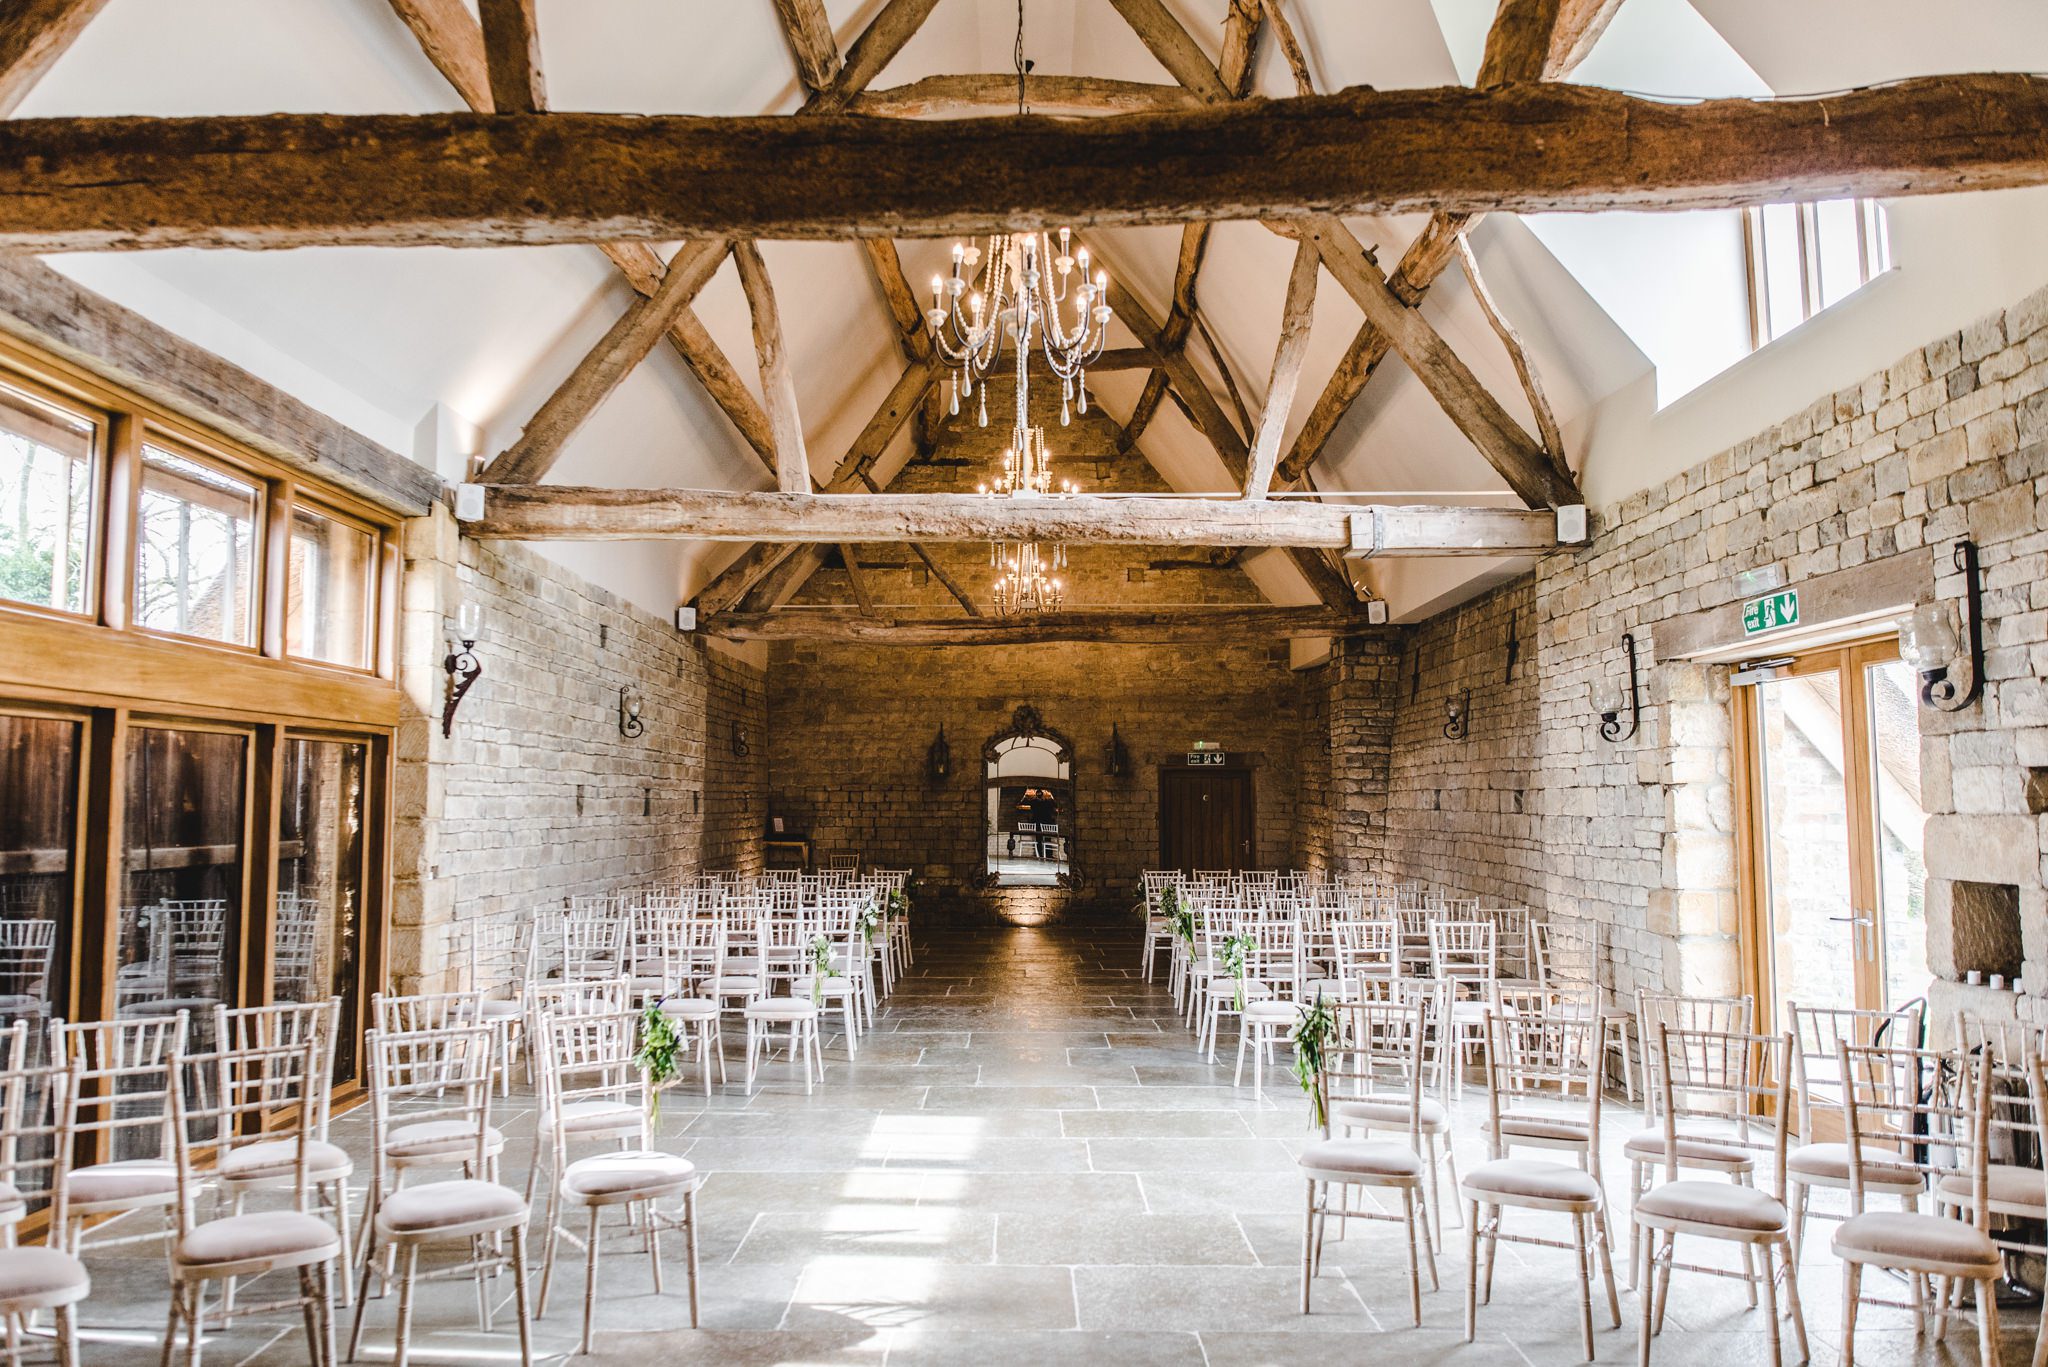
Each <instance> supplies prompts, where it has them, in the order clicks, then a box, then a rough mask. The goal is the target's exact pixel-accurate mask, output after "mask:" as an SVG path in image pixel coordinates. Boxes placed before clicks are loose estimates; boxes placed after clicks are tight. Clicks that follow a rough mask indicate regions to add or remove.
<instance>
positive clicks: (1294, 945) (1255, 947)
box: [1231, 911, 1304, 1093]
mask: <svg viewBox="0 0 2048 1367" xmlns="http://www.w3.org/2000/svg"><path fill="white" fill-rule="evenodd" d="M1245 933H1246V934H1248V935H1249V936H1250V937H1251V944H1250V946H1249V947H1248V948H1247V949H1246V950H1245V988H1246V992H1245V997H1246V1000H1245V1003H1244V1008H1243V1010H1242V1011H1240V1012H1239V1013H1238V1020H1237V1026H1238V1029H1237V1073H1236V1075H1235V1077H1233V1078H1232V1080H1231V1085H1232V1086H1233V1087H1235V1086H1240V1085H1242V1084H1243V1082H1244V1056H1245V1052H1246V1050H1250V1051H1251V1056H1252V1090H1253V1091H1254V1092H1255V1093H1263V1092H1264V1090H1265V1085H1266V1066H1267V1065H1268V1064H1271V1063H1274V1062H1275V1061H1276V1060H1275V1058H1274V1051H1275V1050H1277V1049H1278V1048H1279V1046H1280V1045H1281V1044H1283V1043H1284V1042H1286V1039H1287V1035H1288V1032H1289V1031H1291V1030H1292V1029H1293V1028H1294V1025H1295V1022H1296V1021H1297V1020H1299V1019H1300V1018H1301V1009H1300V1007H1299V1006H1298V1005H1296V1003H1298V1002H1299V1001H1300V1000H1301V999H1302V998H1301V987H1302V981H1303V976H1304V974H1303V968H1302V955H1303V946H1302V924H1301V920H1300V918H1299V915H1298V913H1296V914H1290V913H1289V912H1286V911H1273V912H1268V913H1266V914H1264V915H1260V916H1255V917H1251V918H1248V919H1247V920H1246V922H1245ZM1254 988H1255V989H1256V991H1254V990H1253V989H1254Z"/></svg>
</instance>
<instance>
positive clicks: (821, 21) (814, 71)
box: [775, 0, 839, 91]
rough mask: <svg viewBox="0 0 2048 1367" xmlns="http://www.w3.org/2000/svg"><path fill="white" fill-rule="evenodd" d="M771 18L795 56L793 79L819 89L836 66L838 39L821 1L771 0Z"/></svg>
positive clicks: (791, 54)
mask: <svg viewBox="0 0 2048 1367" xmlns="http://www.w3.org/2000/svg"><path fill="white" fill-rule="evenodd" d="M775 17H776V19H778V20H779V21H780V22H781V24H782V36H783V37H784V38H785V39H787V40H788V42H789V55H790V56H791V57H793V58H795V59H796V74H797V79H798V80H801V81H802V82H803V83H804V88H805V89H806V90H811V91H816V90H820V89H823V88H824V86H825V83H826V82H827V81H830V80H831V79H832V73H833V72H835V71H837V70H838V69H839V40H838V39H837V38H835V37H833V36H832V21H831V20H830V19H829V18H827V17H826V15H825V6H824V5H823V4H822V3H821V0H775Z"/></svg>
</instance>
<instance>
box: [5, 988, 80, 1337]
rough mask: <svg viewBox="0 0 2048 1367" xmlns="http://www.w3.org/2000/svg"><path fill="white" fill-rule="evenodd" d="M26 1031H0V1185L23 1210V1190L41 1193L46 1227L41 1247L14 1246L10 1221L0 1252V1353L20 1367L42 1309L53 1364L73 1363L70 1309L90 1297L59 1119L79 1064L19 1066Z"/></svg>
mask: <svg viewBox="0 0 2048 1367" xmlns="http://www.w3.org/2000/svg"><path fill="white" fill-rule="evenodd" d="M26 1030H27V1022H18V1023H16V1024H15V1025H13V1026H10V1027H8V1029H7V1030H6V1032H5V1034H4V1036H0V1038H4V1039H5V1041H6V1042H5V1044H4V1045H0V1055H4V1060H5V1065H6V1066H5V1067H4V1069H0V1190H4V1191H6V1192H9V1193H13V1194H14V1195H15V1196H16V1197H17V1198H19V1200H20V1204H21V1206H22V1207H23V1209H25V1208H26V1205H27V1198H28V1196H30V1195H31V1194H35V1195H42V1196H47V1197H48V1201H49V1205H48V1215H49V1226H48V1233H47V1234H46V1236H45V1237H44V1239H43V1242H42V1243H41V1244H39V1245H29V1246H27V1247H18V1246H16V1244H15V1241H14V1228H13V1223H14V1222H13V1221H9V1223H8V1226H7V1239H6V1247H5V1252H4V1256H0V1324H4V1326H5V1335H6V1339H5V1352H4V1354H0V1356H4V1357H5V1358H6V1360H7V1364H8V1367H21V1361H22V1356H21V1355H22V1348H23V1343H22V1338H23V1334H22V1330H23V1328H24V1326H25V1324H26V1322H27V1320H28V1318H29V1317H30V1316H31V1315H34V1314H36V1313H38V1312H39V1311H43V1310H49V1311H51V1312H53V1314H54V1317H55V1319H56V1333H55V1336H54V1337H55V1347H56V1350H57V1362H58V1364H59V1367H78V1324H77V1311H76V1309H75V1307H76V1306H77V1305H78V1303H79V1302H80V1301H82V1300H84V1299H85V1298H86V1297H87V1296H89V1295H91V1294H92V1277H91V1275H90V1274H89V1273H87V1271H86V1268H85V1264H84V1263H83V1262H81V1261H79V1259H78V1256H77V1254H76V1253H75V1252H73V1251H72V1250H74V1249H75V1248H76V1247H77V1245H76V1244H75V1243H73V1242H72V1241H71V1238H70V1235H71V1233H72V1231H73V1230H74V1228H75V1223H74V1221H73V1220H72V1218H71V1212H70V1209H69V1206H68V1202H67V1195H66V1194H67V1192H68V1191H69V1190H70V1182H69V1181H68V1180H67V1179H68V1177H69V1175H70V1171H71V1163H72V1159H73V1156H74V1154H75V1152H76V1151H75V1149H74V1147H73V1146H72V1145H71V1144H69V1143H66V1142H65V1131H66V1130H67V1129H68V1128H69V1126H67V1124H66V1123H65V1122H66V1118H67V1117H68V1116H69V1115H70V1110H71V1098H72V1097H74V1096H75V1095H77V1092H78V1089H79V1087H80V1086H81V1085H82V1083H81V1077H80V1075H81V1073H82V1072H83V1070H84V1065H83V1063H82V1062H81V1061H80V1060H79V1059H77V1058H76V1057H73V1058H68V1059H57V1060H55V1061H53V1062H52V1063H50V1064H48V1065H46V1066H44V1067H40V1068H30V1067H25V1066H24V1064H23V1055H24V1054H25V1053H26V1043H27V1034H26ZM15 1218H16V1219H19V1215H17V1216H16V1217H15ZM38 1346H40V1343H38Z"/></svg>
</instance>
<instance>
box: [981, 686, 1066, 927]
mask: <svg viewBox="0 0 2048 1367" xmlns="http://www.w3.org/2000/svg"><path fill="white" fill-rule="evenodd" d="M981 758H982V769H983V773H984V777H985V784H984V787H985V793H984V803H985V808H986V816H987V831H988V882H989V884H990V885H991V886H993V887H999V888H1030V887H1040V888H1049V887H1061V886H1065V885H1066V884H1067V883H1068V880H1069V875H1070V874H1071V873H1072V872H1073V867H1074V866H1073V858H1074V849H1073V840H1074V829H1073V828H1074V747H1073V746H1072V745H1070V744H1069V743H1068V742H1067V739H1066V737H1064V736H1062V735H1060V734H1059V733H1058V732H1057V731H1049V730H1047V729H1046V727H1045V724H1044V723H1043V722H1042V721H1041V720H1040V719H1039V716H1038V709H1036V708H1034V707H1031V706H1028V705H1027V706H1024V707H1020V708H1018V709H1017V711H1016V712H1015V714H1013V715H1012V716H1011V718H1010V729H1009V730H1008V731H1005V732H1003V733H1001V734H1000V735H996V736H993V737H991V738H990V739H989V741H988V743H987V744H986V745H984V746H982V747H981Z"/></svg>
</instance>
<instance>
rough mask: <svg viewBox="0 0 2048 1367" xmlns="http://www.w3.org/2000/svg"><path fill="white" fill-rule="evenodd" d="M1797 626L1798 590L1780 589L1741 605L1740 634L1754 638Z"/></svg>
mask: <svg viewBox="0 0 2048 1367" xmlns="http://www.w3.org/2000/svg"><path fill="white" fill-rule="evenodd" d="M1797 625H1799V590H1798V589H1780V590H1779V591H1778V592H1776V593H1767V594H1765V595H1764V596H1763V597H1761V598H1752V599H1750V600H1749V601H1748V602H1746V603H1744V604H1743V605H1742V634H1743V635H1744V636H1755V635H1757V634H1759V633H1760V632H1765V631H1776V630H1777V629H1778V628H1779V627H1791V626H1797Z"/></svg>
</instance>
